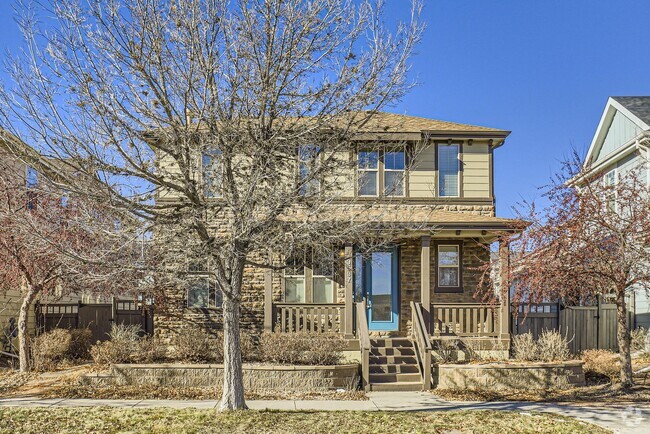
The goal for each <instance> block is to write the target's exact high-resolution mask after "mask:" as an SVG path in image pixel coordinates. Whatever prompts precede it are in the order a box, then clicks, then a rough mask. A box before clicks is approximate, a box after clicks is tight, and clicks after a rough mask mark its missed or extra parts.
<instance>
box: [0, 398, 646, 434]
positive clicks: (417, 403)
mask: <svg viewBox="0 0 650 434" xmlns="http://www.w3.org/2000/svg"><path fill="white" fill-rule="evenodd" d="M368 397H369V400H367V401H333V400H322V401H319V400H313V401H309V400H282V401H247V402H246V403H247V404H248V407H249V408H251V409H253V410H293V411H295V410H298V411H299V410H317V411H337V410H338V411H340V410H350V411H450V410H495V411H518V412H523V413H528V412H548V413H556V414H560V415H563V416H569V417H574V418H577V419H580V420H583V421H585V422H590V423H594V424H597V425H600V426H602V427H605V428H608V429H611V430H613V431H614V432H616V433H626V434H627V433H639V434H640V433H648V432H650V406H648V405H647V404H646V405H640V404H631V405H614V404H609V405H607V404H603V405H599V406H584V405H583V406H581V405H576V404H554V403H537V402H458V401H453V402H452V401H446V400H443V399H441V398H438V397H436V396H434V395H432V394H430V393H424V392H371V393H369V394H368ZM218 404H219V401H186V400H182V401H181V400H117V399H38V398H29V397H26V398H6V399H0V407H7V406H10V407H23V408H25V407H50V408H52V407H98V406H105V407H119V408H134V409H137V408H153V407H166V408H179V409H180V408H201V409H211V408H215V407H217V405H218Z"/></svg>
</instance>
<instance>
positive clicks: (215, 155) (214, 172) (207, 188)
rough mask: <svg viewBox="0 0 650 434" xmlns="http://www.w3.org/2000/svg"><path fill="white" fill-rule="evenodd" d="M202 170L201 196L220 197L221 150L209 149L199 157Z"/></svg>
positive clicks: (221, 174)
mask: <svg viewBox="0 0 650 434" xmlns="http://www.w3.org/2000/svg"><path fill="white" fill-rule="evenodd" d="M201 165H202V170H203V194H204V196H205V197H221V195H222V192H221V187H222V184H221V183H222V182H223V168H222V167H221V150H219V149H209V150H207V151H205V152H204V153H203V156H202V157H201Z"/></svg>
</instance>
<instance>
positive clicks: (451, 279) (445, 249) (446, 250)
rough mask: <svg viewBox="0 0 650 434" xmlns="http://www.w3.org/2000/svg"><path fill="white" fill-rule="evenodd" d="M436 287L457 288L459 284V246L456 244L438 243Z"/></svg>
mask: <svg viewBox="0 0 650 434" xmlns="http://www.w3.org/2000/svg"><path fill="white" fill-rule="evenodd" d="M437 264H438V273H437V274H438V287H439V288H458V287H459V286H460V246H459V245H458V244H439V245H438V261H437Z"/></svg>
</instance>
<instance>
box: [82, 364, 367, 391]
mask: <svg viewBox="0 0 650 434" xmlns="http://www.w3.org/2000/svg"><path fill="white" fill-rule="evenodd" d="M358 372H359V365H358V364H356V363H355V364H349V365H337V366H264V365H244V367H243V373H244V387H245V388H246V390H251V391H262V390H268V391H271V390H272V391H283V392H313V391H326V390H333V389H355V388H356V386H357V384H358V379H359V374H358ZM83 381H84V382H85V383H88V384H96V385H118V386H124V385H147V386H163V387H221V386H222V385H223V365H184V364H183V365H177V364H169V365H165V364H155V365H112V366H111V372H110V373H109V374H108V375H106V374H90V375H87V376H85V377H83Z"/></svg>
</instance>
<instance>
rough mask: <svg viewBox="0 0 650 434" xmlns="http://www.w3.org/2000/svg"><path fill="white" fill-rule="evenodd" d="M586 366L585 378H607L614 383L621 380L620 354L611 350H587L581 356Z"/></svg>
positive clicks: (584, 367)
mask: <svg viewBox="0 0 650 434" xmlns="http://www.w3.org/2000/svg"><path fill="white" fill-rule="evenodd" d="M581 357H582V359H583V360H584V362H585V364H584V365H583V367H582V368H583V369H584V371H585V376H587V377H591V378H596V379H602V378H606V379H608V380H609V381H611V382H612V383H614V382H616V381H618V380H619V374H620V369H621V364H620V361H619V360H620V359H619V356H618V354H616V353H613V352H611V351H609V350H585V351H583V352H582V355H581Z"/></svg>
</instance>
